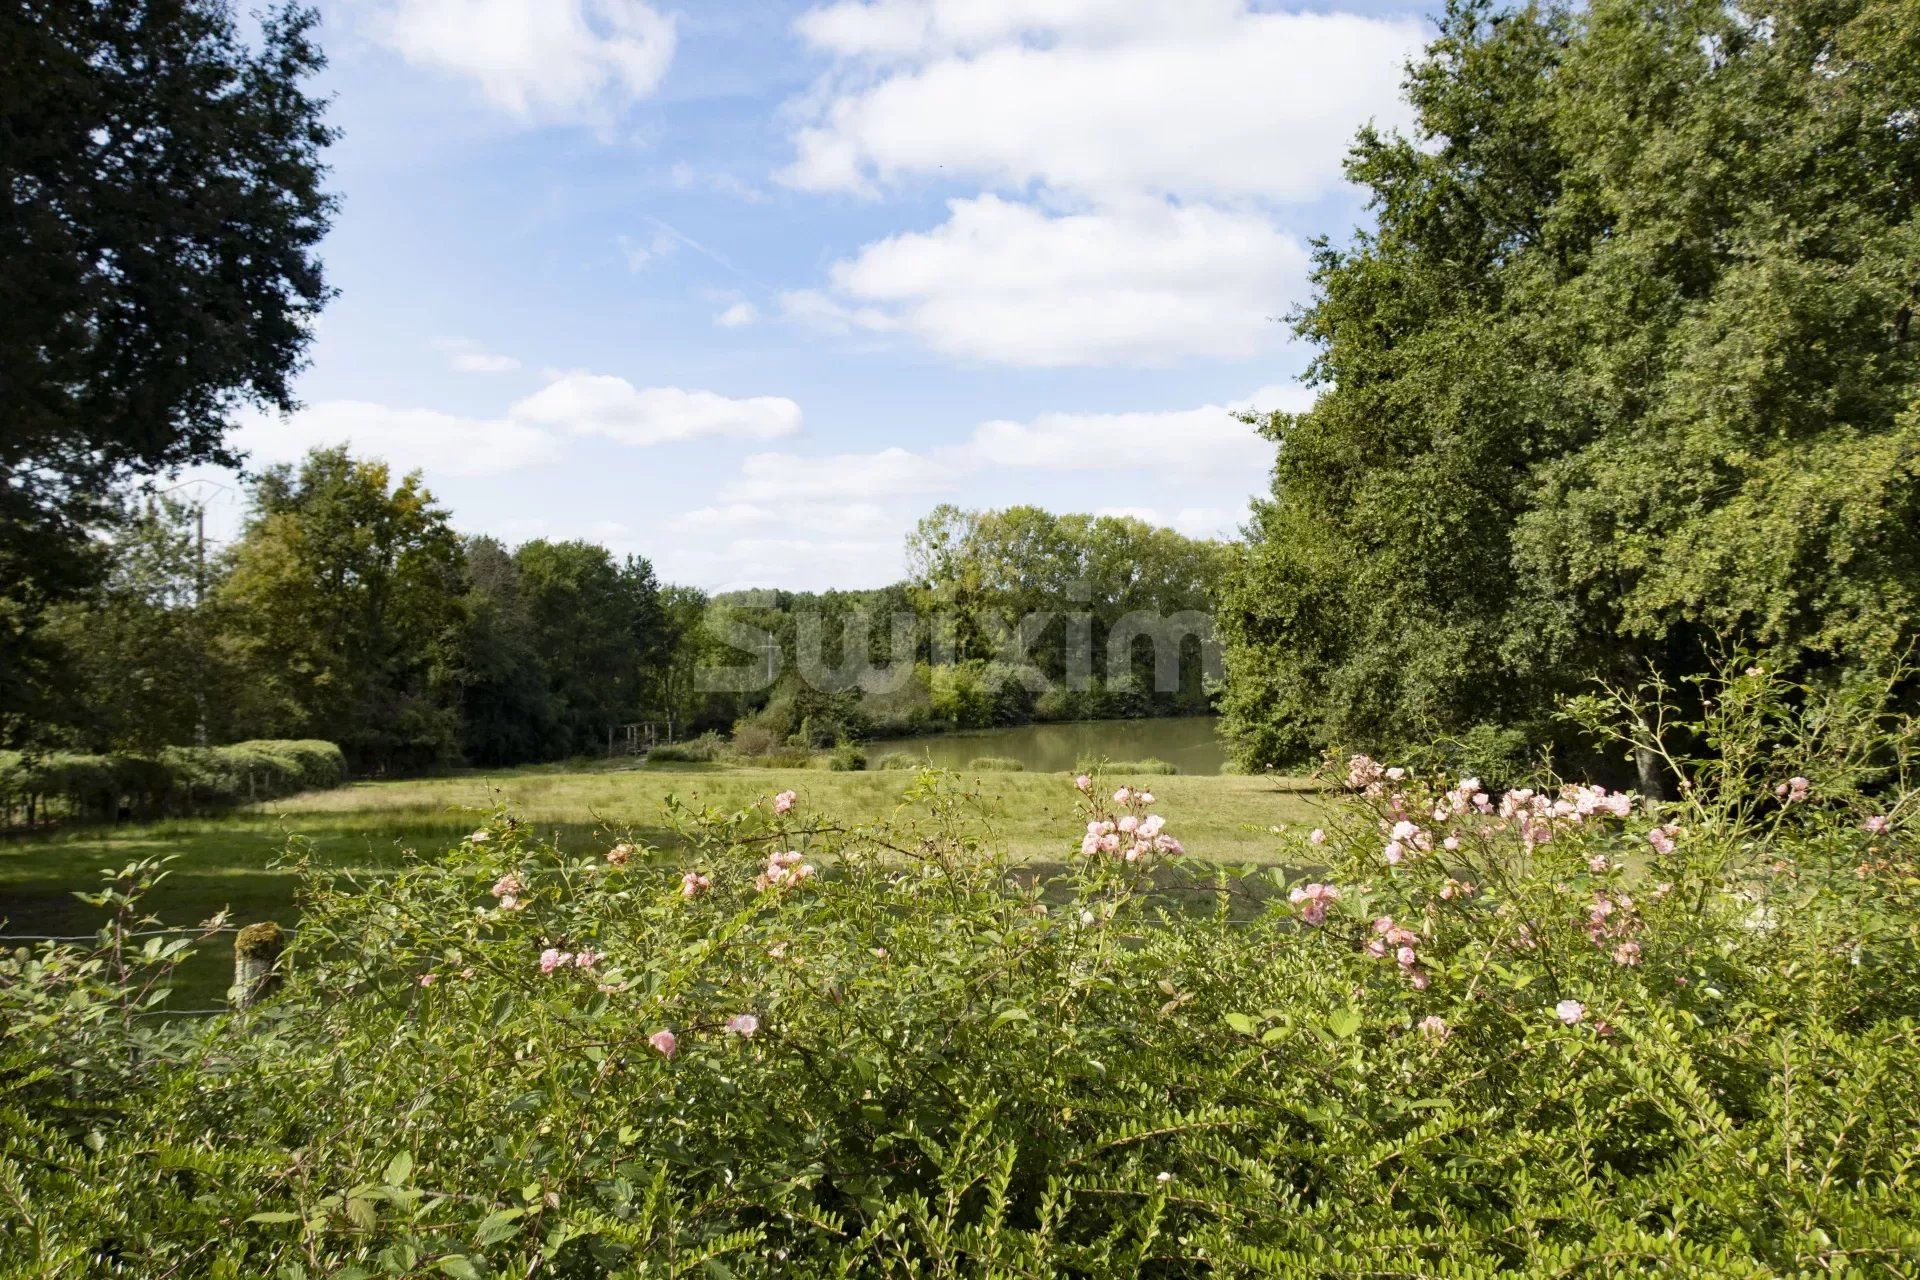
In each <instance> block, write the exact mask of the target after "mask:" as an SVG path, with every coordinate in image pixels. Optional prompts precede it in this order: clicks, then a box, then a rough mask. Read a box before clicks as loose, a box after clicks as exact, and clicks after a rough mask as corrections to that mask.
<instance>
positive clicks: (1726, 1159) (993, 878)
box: [0, 671, 1920, 1277]
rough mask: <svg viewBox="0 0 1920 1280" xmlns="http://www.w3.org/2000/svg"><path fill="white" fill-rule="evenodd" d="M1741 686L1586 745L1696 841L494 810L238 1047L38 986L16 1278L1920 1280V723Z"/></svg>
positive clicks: (1384, 796) (1108, 797)
mask: <svg viewBox="0 0 1920 1280" xmlns="http://www.w3.org/2000/svg"><path fill="white" fill-rule="evenodd" d="M1710 694H1711V697H1710V700H1709V709H1708V712H1707V714H1706V717H1705V718H1704V719H1701V720H1699V721H1697V722H1694V723H1687V724H1676V723H1673V722H1672V721H1671V719H1670V718H1663V715H1662V714H1661V713H1660V712H1658V710H1657V709H1656V710H1655V711H1654V712H1653V713H1651V714H1650V713H1649V712H1648V710H1647V709H1646V708H1639V709H1637V711H1636V714H1635V715H1632V716H1625V717H1622V716H1618V715H1617V714H1615V715H1611V718H1609V715H1610V713H1617V712H1618V711H1620V710H1621V708H1620V707H1618V706H1613V707H1609V706H1607V705H1605V704H1603V703H1600V702H1596V703H1592V704H1589V705H1588V706H1586V707H1585V708H1583V709H1582V710H1583V711H1584V712H1585V713H1587V714H1589V715H1591V716H1592V717H1594V719H1595V722H1596V723H1600V722H1601V721H1602V720H1605V721H1606V722H1608V723H1627V724H1648V725H1652V726H1654V728H1653V730H1651V732H1657V733H1659V734H1660V735H1662V737H1661V741H1662V742H1664V743H1666V744H1668V745H1667V748H1666V749H1667V750H1668V751H1669V753H1670V754H1669V757H1668V758H1669V760H1670V762H1671V766H1672V768H1673V770H1674V771H1675V776H1677V777H1680V778H1684V779H1685V780H1686V781H1687V783H1688V785H1687V787H1686V789H1685V790H1684V792H1683V793H1682V798H1681V799H1680V800H1678V801H1675V802H1672V803H1668V804H1664V805H1654V806H1649V805H1648V804H1645V803H1642V802H1640V801H1639V800H1637V799H1636V798H1634V797H1631V796H1626V795H1621V794H1618V793H1614V792H1610V791H1607V790H1604V789H1602V788H1598V787H1590V786H1580V785H1562V784H1558V783H1554V782H1551V781H1540V782H1537V783H1536V785H1534V786H1533V787H1531V788H1528V787H1519V788H1515V789H1513V790H1509V791H1506V792H1504V793H1502V792H1496V791H1494V790H1492V789H1489V788H1486V787H1483V786H1481V785H1480V784H1479V782H1478V780H1476V779H1473V778H1461V777H1458V776H1441V775H1436V774H1426V773H1421V772H1418V771H1409V770H1407V769H1403V768H1397V767H1394V766H1392V765H1388V764H1382V763H1376V762H1374V761H1372V760H1370V759H1368V758H1366V757H1364V756H1361V757H1355V758H1353V759H1352V760H1350V761H1343V762H1341V764H1340V765H1339V767H1338V770H1337V773H1336V776H1335V777H1334V778H1333V779H1332V781H1333V783H1334V784H1335V789H1336V790H1338V791H1339V792H1341V793H1343V794H1342V795H1341V796H1340V797H1338V798H1335V799H1332V800H1330V803H1329V811H1328V814H1327V817H1326V819H1325V821H1324V822H1323V824H1322V825H1321V826H1319V827H1318V828H1316V829H1315V830H1313V831H1311V832H1309V831H1291V830H1289V831H1284V832H1280V833H1278V835H1277V837H1276V838H1277V839H1278V840H1280V841H1282V842H1284V843H1285V845H1286V855H1287V857H1286V860H1287V861H1290V862H1291V863H1293V864H1294V865H1295V866H1296V867H1298V868H1299V870H1296V871H1278V870H1274V869H1271V868H1241V869H1229V868H1223V867H1220V866H1217V865H1212V864H1208V863H1206V862H1204V861H1200V860H1198V859H1197V858H1195V857H1192V856H1189V854H1188V853H1187V852H1186V851H1184V850H1182V848H1181V845H1180V842H1179V838H1178V836H1179V815H1178V814H1177V813H1172V814H1162V813H1160V812H1159V811H1158V809H1157V807H1156V801H1155V799H1154V797H1153V796H1152V795H1151V792H1150V790H1143V789H1142V788H1141V786H1140V781H1141V780H1138V779H1129V778H1113V777H1110V778H1101V777H1097V776H1085V777H1082V778H1078V779H1075V780H1073V782H1072V783H1071V784H1068V783H1063V791H1065V792H1066V793H1067V794H1069V795H1072V794H1077V795H1078V796H1079V797H1080V802H1081V804H1082V806H1083V808H1084V809H1085V822H1086V827H1085V830H1084V831H1083V832H1078V833H1075V832H1063V833H1062V836H1063V840H1062V858H1063V862H1062V864H1061V865H1059V866H1055V867H1035V866H1017V865H1011V864H1009V863H1008V862H1007V861H1006V860H1005V859H1004V858H1003V857H1001V856H1000V855H999V854H998V853H997V852H996V850H995V847H994V842H993V839H992V834H991V831H990V830H989V829H987V828H986V826H985V825H984V824H983V822H982V820H981V819H980V818H979V816H978V815H977V813H976V812H975V811H974V809H973V807H972V806H971V804H970V803H969V801H968V799H967V797H966V796H965V795H964V793H962V792H959V791H957V790H955V789H953V788H952V787H951V786H950V785H949V784H948V783H947V782H946V781H944V780H943V779H942V778H941V777H940V776H938V775H935V774H931V773H928V774H923V775H922V776H921V777H920V778H918V779H917V780H916V782H915V783H914V785H913V786H912V787H911V789H910V791H909V794H908V796H907V799H906V803H905V804H904V805H903V807H902V812H901V816H900V818H899V819H898V820H897V821H896V822H893V823H890V824H887V825H885V826H876V827H867V828H852V829H849V828H843V827H839V826H836V825H834V824H832V823H829V822H825V821H822V820H820V819H819V818H818V817H817V816H816V815H813V814H812V813H811V812H810V810H809V807H808V805H807V802H806V797H805V794H804V791H801V792H799V793H797V794H796V793H782V794H781V795H779V796H777V797H768V799H767V800H766V801H764V802H763V803H761V804H760V805H757V806H754V807H752V808H749V809H747V810H744V811H740V812H716V811H706V810H694V809H688V808H678V809H676V811H675V815H674V816H675V819H676V821H677V823H678V825H679V828H680V832H681V838H680V839H679V840H678V841H676V842H674V844H673V846H672V847H671V848H670V849H666V850H661V849H652V848H648V847H646V846H645V845H644V844H643V843H641V842H640V841H638V840H636V839H634V838H632V837H631V836H628V837H625V838H618V837H614V838H610V839H609V840H608V842H607V847H606V849H605V850H604V851H603V852H601V853H599V854H596V855H595V856H590V857H589V856H580V855H577V854H571V855H570V854H566V853H562V852H560V851H557V850H555V849H554V848H552V847H550V846H548V845H546V844H544V843H542V842H541V841H540V840H539V839H538V838H537V837H536V835H535V833H533V832H532V831H530V830H528V829H527V828H526V827H525V826H523V825H521V824H519V823H517V822H515V821H514V820H513V819H512V817H511V816H510V815H507V814H505V813H502V814H497V815H495V816H494V817H493V818H492V819H491V820H490V821H488V822H487V824H486V825H485V826H484V827H482V828H481V829H480V830H478V831H476V832H475V833H474V835H473V837H472V838H470V839H468V840H466V841H463V842H462V843H461V844H460V845H458V846H457V847H455V848H453V849H451V850H448V851H446V852H445V853H444V854H441V855H439V856H436V857H434V858H432V859H430V860H423V861H421V862H419V863H417V864H415V865H411V866H409V867H407V868H406V869H404V870H403V871H401V872H400V873H398V874H396V875H394V876H393V877H392V878H390V879H385V880H381V881H378V882H374V883H367V884H352V883H340V882H336V881H334V880H331V879H329V878H327V877H325V876H323V875H321V874H320V873H318V872H317V871H313V870H311V869H309V870H308V872H307V874H308V881H307V885H308V891H307V896H306V900H305V906H304V912H303V915H302V918H301V922H300V927H299V930H298V933H297V937H296V940H295V942H294V945H293V946H292V948H291V949H290V950H289V952H288V955H287V959H286V968H287V972H286V980H285V985H284V987H283V989H282V991H281V993H280V994H279V995H278V996H277V997H276V998H274V999H273V1000H272V1001H270V1002H268V1003H267V1004H265V1005H263V1006H261V1007H259V1008H258V1009H256V1010H255V1011H253V1012H251V1013H249V1014H245V1015H235V1016H233V1017H232V1018H227V1019H221V1020H219V1021H218V1025H205V1024H197V1025H192V1026H186V1025H174V1024H167V1023H165V1021H164V1020H162V1019H141V1018H137V1017H134V1016H132V1014H133V1013H134V1012H136V1011H134V1010H130V1009H129V1007H128V1005H127V999H128V996H127V993H128V991H129V989H130V988H131V986H132V984H134V983H136V982H138V981H140V980H141V979H140V970H141V967H142V963H145V964H147V965H149V966H160V967H162V968H163V967H164V966H165V965H166V964H168V963H171V962H172V957H171V956H170V955H167V954H159V953H156V954H154V955H151V956H146V957H140V956H134V957H132V958H131V959H132V961H133V963H131V964H129V965H126V966H124V967H125V969H126V971H125V972H121V970H120V968H118V967H116V966H119V965H120V964H121V962H122V961H125V960H127V959H128V958H127V957H126V956H125V955H124V953H119V952H115V951H113V950H112V949H111V948H109V949H106V950H103V951H100V952H94V953H88V952H80V951H63V950H60V949H58V948H47V949H43V950H42V951H40V952H38V953H22V954H18V955H16V956H15V957H14V958H12V959H11V960H9V961H7V962H6V963H5V967H4V970H0V1000H4V1002H5V1008H6V1013H7V1024H6V1033H5V1035H6V1039H5V1042H4V1056H0V1077H3V1078H4V1080H5V1083H6V1084H7V1086H8V1094H7V1100H6V1102H5V1103H3V1104H0V1121H3V1123H0V1137H3V1138H4V1143H5V1145H4V1154H3V1156H0V1203H4V1204H5V1205H6V1206H7V1215H8V1218H9V1219H10V1220H11V1221H10V1226H9V1230H8V1231H7V1232H6V1233H5V1234H4V1236H0V1258H4V1260H5V1262H6V1263H7V1264H8V1265H9V1266H10V1267H11V1268H13V1270H14V1271H15V1272H16V1273H18V1274H31V1275H47V1276H61V1275H74V1276H78V1275H88V1274H124V1275H139V1276H160V1275H167V1276H199V1275H206V1276H275V1277H282V1276H284V1277H305V1276H323V1275H327V1276H374V1275H446V1276H455V1277H464V1276H509V1275H511V1276H533V1275H550V1276H593V1275H634V1276H638V1275H663V1276H664V1275H675V1276H678V1275H689V1274H710V1275H715V1276H720V1275H768V1276H773V1275H779V1276H794V1275H801V1276H805V1275H830V1274H831V1275H845V1274H852V1273H859V1274H874V1275H896V1274H898V1275H928V1276H931V1275H981V1276H987V1275H1006V1276H1050V1275H1089V1276H1108V1275H1112V1276H1122V1275H1197V1274H1221V1275H1302V1274H1310V1275H1360V1274H1366V1275H1430V1274H1437V1273H1446V1274H1476V1273H1491V1272H1499V1271H1525V1272H1528V1273H1550V1274H1562V1273H1565V1274H1575V1273H1581V1274H1596V1275H1598V1274H1607V1275H1613V1274H1622V1273H1627V1272H1635V1271H1657V1272H1672V1273H1678V1274H1698V1275H1733V1274H1738V1275H1761V1274H1771V1273H1776V1272H1791V1273H1807V1274H1812V1273H1818V1274H1848V1275H1908V1274H1912V1269H1913V1260H1914V1258H1915V1257H1920V1196H1917V1195H1916V1191H1915V1187H1914V1177H1915V1167H1916V1163H1917V1162H1920V1150H1917V1149H1916V1143H1915V1134H1916V1133H1920V1094H1916V1092H1915V1091H1914V1089H1913V1088H1912V1082H1913V1080H1914V1078H1915V1076H1916V1073H1917V1072H1920V1025H1917V1024H1916V1017H1917V1016H1920V974H1917V972H1916V962H1920V878H1917V877H1916V873H1915V867H1914V862H1913V859H1914V843H1913V839H1912V829H1913V823H1914V809H1915V805H1916V801H1915V800H1914V799H1913V798H1912V796H1913V792H1912V790H1911V788H1910V782H1911V777H1910V774H1909V756H1910V748H1911V746H1912V743H1913V741H1914V734H1913V727H1912V725H1911V723H1910V722H1909V721H1907V720H1905V719H1903V718H1900V717H1894V716H1889V715H1887V714H1885V713H1884V712H1883V711H1882V710H1881V703H1880V702H1879V701H1877V700H1875V699H1873V698H1870V697H1866V696H1864V695H1859V696H1854V695H1849V696H1848V697H1841V698H1815V697H1813V696H1812V695H1810V694H1808V693H1807V692H1806V691H1804V690H1797V689H1789V688H1783V687H1781V686H1779V685H1778V684H1777V683H1775V682H1774V681H1773V680H1772V679H1771V678H1770V677H1768V676H1767V675H1766V673H1764V672H1758V671H1756V672H1754V673H1751V674H1735V675H1731V676H1729V677H1728V678H1727V679H1725V680H1723V681H1719V682H1716V683H1714V684H1713V685H1712V686H1711V688H1710ZM1682 744H1688V748H1689V749H1688V751H1686V752H1683V751H1682V750H1681V749H1680V747H1681V745H1682ZM1782 784H1784V789H1782ZM1076 787H1077V791H1076V790H1075V788H1076ZM1194 853H1195V854H1204V850H1196V851H1194ZM295 856H296V859H297V857H298V850H297V849H296V850H295ZM116 956H117V957H118V958H117V959H116V958H115V957H116Z"/></svg>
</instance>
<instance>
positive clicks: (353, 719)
mask: <svg viewBox="0 0 1920 1280" xmlns="http://www.w3.org/2000/svg"><path fill="white" fill-rule="evenodd" d="M253 504H254V509H253V514H252V516H251V518H250V519H249V520H248V522H247V526H246V530H245V532H244V534H243V535H242V537H241V539H240V541H239V543H238V545H237V546H235V548H234V550H233V560H232V567H231V569H230V571H229V572H228V574H227V576H226V578H225V580H224V581H223V582H221V584H220V586H219V589H218V592H217V596H216V600H217V603H218V605H219V607H220V608H221V610H222V614H223V618H224V620H225V625H224V629H225V631H226V632H227V634H228V635H229V636H230V637H231V640H232V643H233V644H234V645H235V647H236V649H237V651H238V654H239V657H240V658H241V659H242V660H243V661H244V662H245V664H246V667H247V670H248V673H249V683H250V702H251V705H250V706H249V707H248V709H247V711H246V718H247V719H248V720H249V721H251V723H250V724H249V725H248V726H247V728H248V732H249V733H250V734H251V735H253V736H260V737H311V738H324V739H327V740H329V741H332V742H336V743H338V744H339V745H340V748H341V750H343V751H345V752H346V753H347V757H348V759H349V761H350V762H351V763H352V764H353V765H354V767H355V768H358V769H363V770H386V769H393V768H418V767H420V766H422V765H427V764H432V763H436V762H439V761H441V760H445V759H447V758H450V757H451V756H452V755H453V754H454V753H455V751H456V749H457V745H458V742H459V729H458V722H457V715H456V711H455V707H454V696H455V693H454V690H455V684H454V674H455V671H456V669H457V655H458V647H459V634H460V626H461V622H462V615H461V597H462V595H463V593H464V591H465V588H466V583H465V580H464V575H463V567H464V566H463V562H462V558H461V555H460V544H459V540H458V539H457V538H456V537H455V536H454V534H453V532H452V530H451V529H449V528H448V526H447V515H446V512H445V511H444V510H443V509H441V508H440V507H438V506H436V505H435V504H434V499H433V495H432V494H431V493H429V492H428V491H427V490H426V488H425V487H424V486H423V485H422V484H421V482H420V477H419V475H418V474H417V473H416V474H412V475H408V476H406V477H405V478H404V479H402V480H401V481H400V482H399V483H398V484H394V483H393V482H392V479H391V477H390V475H389V472H388V470H387V466H386V464H385V463H383V462H361V461H357V460H355V459H353V458H351V457H349V456H348V455H347V452H346V450H345V449H316V450H314V451H313V452H312V453H310V454H308V455H307V457H306V459H305V460H304V461H303V462H302V463H301V464H300V466H299V468H298V470H295V469H294V468H292V467H289V466H284V465H283V466H278V467H274V468H271V469H270V470H268V471H267V472H265V473H264V474H263V475H262V476H261V477H260V479H259V480H258V482H257V483H256V484H255V485H254V489H253Z"/></svg>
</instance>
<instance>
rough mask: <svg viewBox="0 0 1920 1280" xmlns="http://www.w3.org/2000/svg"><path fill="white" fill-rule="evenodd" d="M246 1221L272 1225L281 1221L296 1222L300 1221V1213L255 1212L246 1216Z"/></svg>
mask: <svg viewBox="0 0 1920 1280" xmlns="http://www.w3.org/2000/svg"><path fill="white" fill-rule="evenodd" d="M247 1221H248V1222H259V1223H263V1224H267V1225H274V1224H278V1223H282V1222H298V1221H300V1215H299V1214H297V1213H280V1212H278V1211H275V1212H273V1213H256V1214H254V1215H253V1216H252V1217H250V1218H248V1219H247Z"/></svg>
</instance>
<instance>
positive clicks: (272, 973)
mask: <svg viewBox="0 0 1920 1280" xmlns="http://www.w3.org/2000/svg"><path fill="white" fill-rule="evenodd" d="M286 949H287V935H286V934H285V933H284V932H282V931H281V928H280V926H279V925H277V924H275V923H274V922H273V921H271V920H267V921H264V922H262V923H260V924H250V925H248V926H247V927H246V928H244V929H242V930H241V931H240V932H239V933H237V934H235V935H234V938H233V991H232V993H231V999H232V1001H233V1007H234V1008H236V1009H251V1008H252V1007H253V1006H254V1005H255V1004H257V1003H259V1002H260V1001H261V1000H264V999H266V997H268V996H270V995H272V994H273V992H274V989H275V988H277V987H278V986H279V985H280V953H281V952H283V951H285V950H286Z"/></svg>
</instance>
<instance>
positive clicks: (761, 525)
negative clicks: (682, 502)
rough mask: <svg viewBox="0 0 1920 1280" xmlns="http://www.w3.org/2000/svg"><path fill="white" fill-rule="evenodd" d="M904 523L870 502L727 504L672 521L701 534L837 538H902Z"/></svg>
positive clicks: (697, 511) (680, 526)
mask: <svg viewBox="0 0 1920 1280" xmlns="http://www.w3.org/2000/svg"><path fill="white" fill-rule="evenodd" d="M908 523H910V522H909V521H907V520H905V519H904V518H902V517H898V516H892V515H888V514H887V513H886V512H885V511H883V510H881V509H880V508H879V507H877V506H875V505H873V504H872V503H870V502H781V503H780V504H779V505H777V506H771V505H766V504H763V503H755V502H729V503H723V504H721V505H718V506H711V507H700V508H698V509H697V510H694V511H689V512H687V513H686V514H685V515H682V516H680V517H678V518H677V519H676V520H675V521H674V524H675V526H676V527H679V528H686V529H697V530H699V531H701V532H703V533H720V534H727V535H742V534H745V533H747V532H749V531H753V530H765V529H779V530H782V531H785V532H789V533H791V532H796V531H797V532H802V533H833V534H839V535H840V536H841V537H852V536H855V535H878V534H901V535H904V534H905V532H906V529H907V525H908Z"/></svg>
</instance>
